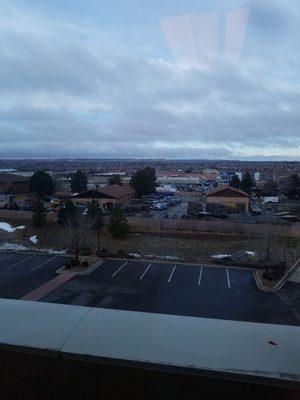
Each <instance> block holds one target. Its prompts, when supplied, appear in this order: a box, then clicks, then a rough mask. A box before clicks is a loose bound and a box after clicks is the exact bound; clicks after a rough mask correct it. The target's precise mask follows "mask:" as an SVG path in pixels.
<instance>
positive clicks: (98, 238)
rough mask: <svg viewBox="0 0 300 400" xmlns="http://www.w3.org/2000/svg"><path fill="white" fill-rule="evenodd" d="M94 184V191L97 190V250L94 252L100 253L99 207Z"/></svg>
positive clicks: (97, 186)
mask: <svg viewBox="0 0 300 400" xmlns="http://www.w3.org/2000/svg"><path fill="white" fill-rule="evenodd" d="M95 186H96V191H97V197H96V202H97V250H96V253H100V208H99V185H95Z"/></svg>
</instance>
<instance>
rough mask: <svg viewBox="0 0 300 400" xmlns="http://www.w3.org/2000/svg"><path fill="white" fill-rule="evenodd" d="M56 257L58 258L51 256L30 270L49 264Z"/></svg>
mask: <svg viewBox="0 0 300 400" xmlns="http://www.w3.org/2000/svg"><path fill="white" fill-rule="evenodd" d="M56 258H57V257H56V256H55V257H51V258H49V259H48V260H46V261H44V262H42V263H41V264H39V265H37V266H36V267H33V268H31V270H30V271H34V270H35V269H37V268H40V267H41V266H42V265H44V264H47V263H48V262H50V261H53V260H55V259H56Z"/></svg>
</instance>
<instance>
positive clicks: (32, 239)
mask: <svg viewBox="0 0 300 400" xmlns="http://www.w3.org/2000/svg"><path fill="white" fill-rule="evenodd" d="M29 240H30V241H31V242H32V243H34V244H37V242H38V240H37V237H36V235H34V236H30V238H29Z"/></svg>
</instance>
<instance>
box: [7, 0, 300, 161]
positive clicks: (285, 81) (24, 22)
mask: <svg viewBox="0 0 300 400" xmlns="http://www.w3.org/2000/svg"><path fill="white" fill-rule="evenodd" d="M0 5H1V13H0V91H1V96H0V138H1V146H0V156H1V157H142V158H163V157H168V158H228V159H232V158H239V159H243V158H246V159H257V158H265V157H266V158H278V159H281V158H286V159H300V132H299V127H300V81H299V73H300V72H299V71H300V62H299V61H300V3H299V1H298V0H284V1H283V0H250V1H243V0H197V1H196V0H177V1H176V2H175V1H174V0H163V1H162V0H151V1H150V0H149V1H148V0H144V1H141V0H126V1H125V0H101V1H99V0H76V1H74V0H51V1H41V0H20V1H15V0H7V1H5V0H0Z"/></svg>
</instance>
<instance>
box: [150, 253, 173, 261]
mask: <svg viewBox="0 0 300 400" xmlns="http://www.w3.org/2000/svg"><path fill="white" fill-rule="evenodd" d="M145 257H148V258H159V259H160V260H170V261H172V260H173V261H176V260H180V257H175V256H155V255H153V254H145Z"/></svg>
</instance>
